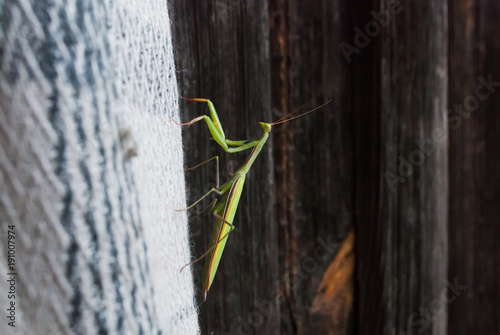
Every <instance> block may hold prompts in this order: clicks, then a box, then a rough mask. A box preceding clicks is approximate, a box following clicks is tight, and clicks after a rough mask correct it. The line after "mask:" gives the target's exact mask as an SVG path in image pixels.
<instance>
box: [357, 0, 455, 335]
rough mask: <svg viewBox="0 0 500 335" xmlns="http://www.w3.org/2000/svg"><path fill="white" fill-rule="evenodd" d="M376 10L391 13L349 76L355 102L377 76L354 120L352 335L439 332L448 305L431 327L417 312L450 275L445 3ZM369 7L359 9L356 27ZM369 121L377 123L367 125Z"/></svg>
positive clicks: (390, 3) (385, 3)
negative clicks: (356, 309) (355, 324)
mask: <svg viewBox="0 0 500 335" xmlns="http://www.w3.org/2000/svg"><path fill="white" fill-rule="evenodd" d="M381 4H382V6H381V7H382V8H384V9H391V6H396V7H393V9H395V10H394V11H393V12H392V14H390V24H389V25H387V27H385V28H383V29H381V32H380V39H377V40H374V41H373V42H372V43H376V47H375V48H374V50H373V52H371V54H369V53H366V54H363V55H362V57H363V58H362V59H361V63H360V65H359V69H358V73H357V76H356V78H355V79H354V82H356V83H358V86H357V87H355V91H356V90H358V92H359V93H357V94H355V96H356V97H358V98H359V97H362V94H363V92H365V91H366V88H365V87H361V85H359V83H361V82H362V81H363V79H364V78H366V77H367V76H370V75H371V76H372V78H373V80H370V81H369V82H368V83H367V86H368V87H369V88H371V92H369V93H368V94H369V95H368V98H367V99H365V101H363V102H361V103H360V104H359V105H358V106H356V107H357V108H358V111H357V119H356V121H355V125H359V126H360V128H359V129H358V130H359V132H358V136H357V157H356V161H357V163H358V164H356V167H357V169H358V170H357V174H356V175H357V176H359V177H360V178H361V179H360V180H359V182H358V183H357V187H356V194H357V195H358V196H357V204H356V205H357V215H358V219H359V221H358V222H359V225H358V226H357V229H358V232H359V235H357V241H358V249H357V251H358V254H359V257H357V259H358V277H357V280H358V283H359V286H358V294H359V296H358V297H359V304H360V305H359V315H358V320H359V322H358V325H359V329H358V332H359V333H361V334H394V333H396V334H399V333H400V332H408V333H412V332H415V331H422V332H423V333H429V334H430V333H436V334H443V333H444V332H446V310H445V306H443V308H444V309H439V308H440V307H441V305H440V306H438V310H437V311H436V312H435V313H433V315H432V319H433V322H426V321H425V318H424V316H422V315H420V314H419V313H421V312H420V311H421V308H429V307H430V308H434V307H435V306H429V304H431V302H432V301H433V299H438V298H439V297H440V293H441V291H442V290H443V288H445V284H444V280H445V279H446V277H447V253H448V245H447V210H448V208H447V199H448V154H447V143H446V135H447V113H446V107H447V89H448V86H447V85H448V77H447V56H448V50H447V43H446V39H447V7H446V3H445V2H442V1H434V0H429V1H423V2H422V1H419V2H404V3H399V5H394V4H395V3H394V2H393V1H382V2H381ZM396 4H397V3H396ZM370 10H371V9H370V8H369V7H365V8H363V11H364V13H365V14H364V15H365V16H364V17H362V19H364V20H365V21H364V22H363V21H361V22H360V25H359V26H360V27H362V28H361V29H363V28H365V29H366V27H367V26H365V24H366V23H367V22H369V21H366V19H367V13H368V11H370ZM371 20H373V18H372V19H371ZM368 51H369V50H368ZM373 64H375V65H373ZM377 67H378V69H377ZM365 70H368V72H365ZM370 113H374V114H375V115H376V116H375V117H370V116H367V114H370ZM365 117H368V122H370V121H371V120H373V121H374V125H364V126H363V125H362V123H363V122H365ZM436 134H438V135H442V136H441V137H439V136H438V135H436ZM367 135H368V136H367ZM370 138H371V139H370ZM377 142H378V143H380V147H378V145H375V146H372V143H377ZM419 143H428V146H429V150H428V151H427V152H426V151H425V150H423V149H422V144H419ZM377 147H378V148H377ZM368 150H375V154H373V153H369V152H368ZM390 173H392V175H390ZM396 176H397V177H396ZM372 187H373V189H372V190H370V188H372ZM367 189H368V194H367V193H366V192H367V191H366V190H367ZM365 230H366V231H365ZM412 322H413V325H412ZM415 323H416V324H415ZM415 326H416V327H415Z"/></svg>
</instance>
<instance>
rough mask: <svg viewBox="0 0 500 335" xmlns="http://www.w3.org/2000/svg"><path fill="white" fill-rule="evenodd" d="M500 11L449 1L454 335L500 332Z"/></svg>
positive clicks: (451, 316)
mask: <svg viewBox="0 0 500 335" xmlns="http://www.w3.org/2000/svg"><path fill="white" fill-rule="evenodd" d="M499 16H500V5H499V3H498V2H497V1H479V2H472V1H465V0H464V1H453V2H451V3H450V103H449V106H450V111H449V117H450V219H449V234H450V268H449V279H450V281H451V282H456V283H458V284H460V285H463V286H466V287H464V288H463V289H461V290H458V291H457V292H458V294H454V295H452V297H453V298H454V301H453V302H452V303H450V305H449V321H448V334H450V335H451V334H453V335H455V334H472V333H474V334H498V333H500V323H499V316H500V288H499V282H500V247H499V243H498V239H499V237H500V225H499V224H498V221H499V219H498V218H499V217H500V207H499V206H498V203H499V199H500V187H499V186H500V170H499V169H498V166H499V164H500V114H499V113H498V111H499V109H500V92H499V89H500V66H499V65H498V61H497V60H498V59H499V57H500V43H499V40H498V38H497V37H498V36H499V33H500V22H499V20H498V18H499ZM490 76H491V79H492V80H493V81H494V82H497V83H498V84H497V85H496V87H495V86H493V87H489V88H487V87H485V86H484V83H483V79H485V80H486V81H488V78H489V77H490ZM481 78H483V79H481ZM480 86H482V87H480ZM478 87H480V88H478ZM475 103H477V105H475ZM460 106H463V108H461V107H460ZM450 294H451V293H450Z"/></svg>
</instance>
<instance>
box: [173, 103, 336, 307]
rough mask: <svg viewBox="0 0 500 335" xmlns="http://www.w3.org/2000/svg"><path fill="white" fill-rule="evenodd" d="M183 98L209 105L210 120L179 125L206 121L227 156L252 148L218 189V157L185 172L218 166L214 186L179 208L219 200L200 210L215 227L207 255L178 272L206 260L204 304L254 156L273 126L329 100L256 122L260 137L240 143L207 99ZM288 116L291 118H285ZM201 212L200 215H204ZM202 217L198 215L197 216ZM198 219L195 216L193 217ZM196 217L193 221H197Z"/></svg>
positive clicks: (185, 124) (195, 119) (232, 226)
mask: <svg viewBox="0 0 500 335" xmlns="http://www.w3.org/2000/svg"><path fill="white" fill-rule="evenodd" d="M181 98H182V99H185V100H188V101H192V102H205V103H207V105H208V108H209V110H210V117H208V116H207V115H202V116H199V117H196V118H194V119H193V120H191V121H189V122H187V123H180V124H179V123H177V124H178V125H179V126H190V125H192V124H194V123H196V122H198V121H202V120H205V122H206V123H207V126H208V129H209V130H210V133H211V134H212V136H213V139H214V140H215V141H216V142H217V143H218V144H219V145H220V146H221V147H222V148H223V149H224V151H226V152H227V153H235V152H240V151H245V150H248V149H252V152H251V153H250V156H249V157H248V159H247V161H246V162H245V163H244V164H243V166H241V167H240V168H239V169H238V170H237V171H236V173H235V174H234V175H233V176H232V177H231V179H230V180H229V181H228V182H226V183H224V184H222V185H220V186H219V157H218V156H214V157H212V158H210V159H208V160H206V161H205V162H203V163H201V164H198V165H197V166H194V167H192V168H189V169H186V170H192V169H195V168H197V167H199V166H201V165H203V164H205V163H208V162H209V161H211V160H214V159H215V161H216V163H217V177H216V186H215V187H213V188H212V189H210V190H209V191H208V192H207V193H206V194H205V195H203V196H202V197H201V198H200V199H198V200H197V201H195V202H194V203H193V204H192V205H190V206H188V207H187V208H184V209H181V210H179V211H184V210H188V209H190V208H192V207H193V206H195V205H196V204H198V203H199V202H200V201H202V200H203V199H205V198H206V197H207V196H209V195H210V194H212V193H216V194H217V195H218V196H220V199H215V200H214V201H212V203H211V204H209V206H208V207H206V208H205V209H204V210H203V211H205V210H206V209H207V208H209V207H210V208H211V212H212V214H213V215H214V216H215V218H216V219H215V225H214V228H213V231H212V237H211V239H210V244H209V249H208V251H207V252H205V253H204V254H203V255H202V256H201V257H199V258H197V259H195V260H194V261H192V262H190V263H188V264H186V265H185V266H183V267H182V269H181V271H182V270H183V269H184V268H185V267H187V266H189V265H191V264H193V263H195V262H197V261H199V260H201V259H203V258H204V257H207V259H206V261H205V268H204V270H203V280H202V283H203V298H204V301H206V299H207V292H208V291H209V290H210V287H211V286H212V283H213V281H214V277H215V273H216V272H217V268H218V266H219V263H220V260H221V257H222V253H223V251H224V247H225V246H226V242H227V238H228V235H229V234H230V233H231V232H232V231H233V230H234V225H233V220H234V216H235V214H236V210H237V208H238V204H239V201H240V198H241V193H242V191H243V186H244V184H245V179H246V175H247V173H248V171H249V170H250V168H251V167H252V165H253V163H254V162H255V160H256V159H257V156H258V155H259V153H260V152H261V150H262V148H263V147H264V145H265V144H266V141H267V139H268V137H269V133H270V132H271V128H272V126H275V125H278V124H281V123H285V122H288V121H291V120H293V119H296V118H298V117H302V116H304V115H306V114H309V113H311V112H313V111H315V110H317V109H319V108H321V107H323V106H325V105H326V104H328V103H329V102H330V101H328V102H326V103H324V104H323V105H321V106H319V107H316V108H314V109H312V110H310V111H308V112H305V113H303V114H301V115H298V116H295V117H290V116H291V115H292V114H294V113H295V112H296V111H295V112H292V113H290V114H288V115H286V116H285V117H283V118H281V119H279V120H276V121H275V122H273V123H265V122H259V125H260V127H261V128H262V136H261V137H260V138H259V139H258V140H242V141H233V140H229V139H226V136H225V134H224V130H223V129H222V125H221V122H220V120H219V117H218V115H217V112H216V110H215V107H214V105H213V103H212V102H211V101H210V100H208V99H203V98H195V99H189V98H183V97H181ZM288 117H290V118H288ZM203 211H202V212H203ZM200 214H201V213H200ZM196 217H197V216H196ZM196 217H195V218H196Z"/></svg>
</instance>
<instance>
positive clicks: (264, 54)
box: [170, 1, 279, 334]
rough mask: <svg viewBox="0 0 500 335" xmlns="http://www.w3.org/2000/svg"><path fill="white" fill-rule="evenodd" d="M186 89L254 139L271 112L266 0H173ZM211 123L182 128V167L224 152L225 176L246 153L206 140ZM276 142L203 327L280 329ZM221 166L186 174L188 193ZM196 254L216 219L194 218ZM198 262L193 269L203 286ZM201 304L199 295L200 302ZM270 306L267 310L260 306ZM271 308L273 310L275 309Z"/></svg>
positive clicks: (231, 128)
mask: <svg viewBox="0 0 500 335" xmlns="http://www.w3.org/2000/svg"><path fill="white" fill-rule="evenodd" d="M170 8H171V18H172V21H173V26H174V27H175V29H174V30H173V34H174V43H175V52H176V57H177V58H176V60H177V62H178V63H177V67H178V70H179V76H178V77H179V90H180V94H182V95H185V96H189V97H204V98H209V99H211V100H212V101H213V103H214V105H215V107H216V109H217V111H218V113H219V117H220V120H221V122H222V125H223V127H224V129H225V131H226V136H227V137H228V138H230V139H235V140H238V139H247V138H258V137H259V136H260V134H261V131H262V130H261V128H260V126H259V125H258V121H269V120H270V119H271V114H270V110H271V88H270V84H271V81H270V73H271V71H270V55H269V28H268V27H269V26H268V5H267V2H266V1H260V2H243V1H206V2H205V1H203V2H198V1H170ZM181 108H182V111H183V112H184V116H183V119H184V120H190V119H192V118H194V117H195V116H198V115H201V114H203V113H206V112H207V107H206V106H205V105H201V104H194V103H193V104H183V105H182V107H181ZM210 137H211V135H210V133H209V132H208V130H207V129H206V125H204V124H201V123H200V124H197V125H194V126H192V127H190V129H186V131H185V132H184V139H185V148H186V164H187V165H195V164H196V163H197V162H201V161H203V160H205V159H207V158H209V157H211V156H213V155H214V154H218V155H219V156H220V157H221V163H222V164H221V171H222V173H221V182H224V181H227V180H228V179H229V174H231V173H233V172H235V171H236V169H237V168H238V167H239V166H240V165H242V164H243V163H244V161H245V160H246V158H247V156H248V155H249V152H245V153H237V154H231V155H230V154H227V153H225V152H224V151H223V150H222V149H220V148H219V147H218V146H217V144H216V143H215V142H214V141H209V138H210ZM271 148H272V139H270V141H269V143H268V144H267V146H266V147H265V148H264V149H263V151H262V152H261V154H260V157H259V158H258V160H257V162H256V163H255V164H254V166H253V168H252V171H251V172H250V173H249V175H248V177H247V182H246V184H245V188H244V190H243V195H242V199H241V202H240V206H239V210H238V212H237V214H236V218H235V221H234V224H235V226H236V230H235V231H234V232H233V233H232V234H231V235H230V238H229V241H228V243H227V245H226V249H225V250H226V251H225V253H224V255H223V258H222V261H221V265H220V266H219V270H218V273H217V275H216V278H215V281H214V284H213V286H212V288H211V290H210V291H209V293H208V298H207V302H206V303H204V304H203V305H202V306H201V310H200V313H201V326H202V329H203V330H204V333H210V332H212V331H214V332H215V333H217V334H223V333H230V334H239V333H244V332H249V333H255V332H258V333H260V334H275V333H276V332H277V331H278V329H279V318H278V314H277V313H278V311H279V310H278V308H277V304H276V300H277V298H276V296H273V295H272V292H278V283H279V281H278V257H277V249H276V246H277V226H276V224H275V209H274V208H275V198H274V192H273V188H274V177H273V162H272V157H271ZM214 171H215V168H212V167H203V168H200V171H195V172H191V173H189V174H188V175H187V187H188V190H190V191H191V192H192V196H191V197H190V198H191V199H192V200H193V199H196V198H197V197H199V196H200V195H201V194H203V192H206V191H207V190H208V189H210V187H212V186H213V185H214V182H215V175H214ZM193 224H194V225H193V227H192V238H193V241H194V244H195V245H194V249H193V250H194V251H193V252H194V253H195V254H197V255H201V254H202V253H203V252H204V251H205V250H206V249H207V248H208V246H207V243H208V240H209V236H210V234H211V229H212V226H213V217H210V216H209V215H206V216H203V217H202V219H201V220H199V221H198V222H196V223H193ZM202 267H203V266H202V264H198V265H196V266H194V267H193V269H194V275H195V278H197V279H198V280H197V282H196V283H197V285H198V287H201V283H200V278H201V277H202V276H201V272H202ZM200 301H201V300H200ZM261 305H262V306H263V307H262V308H270V309H274V311H271V312H272V313H270V314H269V315H266V314H264V313H262V312H260V311H259V310H258V307H259V306H261ZM273 314H274V315H273Z"/></svg>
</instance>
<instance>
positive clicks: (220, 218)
mask: <svg viewBox="0 0 500 335" xmlns="http://www.w3.org/2000/svg"><path fill="white" fill-rule="evenodd" d="M214 216H215V217H216V218H217V219H219V220H221V221H223V222H224V223H225V224H227V225H229V226H231V230H229V231H228V232H227V233H225V234H224V236H222V237H221V238H220V239H219V240H218V241H217V243H215V244H214V245H213V246H211V247H210V248H209V249H208V250H207V251H206V252H205V253H204V254H203V255H201V256H200V257H198V258H196V259H195V260H194V261H192V262H189V263H187V264H186V265H184V266H183V267H182V268H181V269H180V271H179V273H180V272H182V270H184V269H185V268H186V267H188V266H190V265H192V264H194V263H196V262H198V261H201V260H202V259H203V258H205V257H207V255H208V254H209V253H210V251H212V250H213V249H215V248H216V247H217V246H218V245H219V243H221V242H222V241H224V239H225V238H226V237H227V236H228V235H229V234H231V232H232V231H233V230H234V229H235V228H234V226H233V224H232V223H229V222H227V221H226V220H224V219H223V218H222V217H221V216H220V215H218V214H215V213H214Z"/></svg>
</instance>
